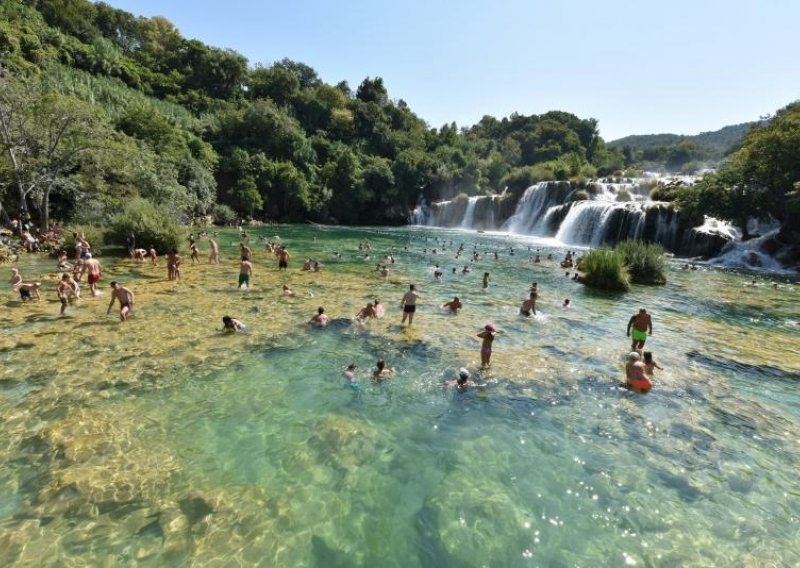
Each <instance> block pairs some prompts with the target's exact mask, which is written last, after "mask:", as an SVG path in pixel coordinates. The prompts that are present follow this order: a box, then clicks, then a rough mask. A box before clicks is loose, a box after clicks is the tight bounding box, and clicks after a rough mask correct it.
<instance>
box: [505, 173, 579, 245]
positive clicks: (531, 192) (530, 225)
mask: <svg viewBox="0 0 800 568" xmlns="http://www.w3.org/2000/svg"><path fill="white" fill-rule="evenodd" d="M571 191H572V188H571V187H570V185H569V184H568V183H559V182H547V181H543V182H539V183H537V184H536V185H532V186H531V187H529V188H528V189H526V190H525V193H524V194H523V195H522V198H521V199H520V200H519V203H517V210H516V211H515V212H514V214H513V215H512V216H511V218H510V219H509V220H508V221H506V223H505V225H504V226H503V228H505V229H507V230H508V231H509V232H511V233H518V234H522V235H536V234H542V233H543V229H542V223H540V222H539V221H540V220H542V219H543V218H544V216H545V213H546V212H547V211H548V209H550V208H552V207H553V206H557V205H561V204H563V203H564V200H565V199H566V197H567V195H568V194H569V193H571Z"/></svg>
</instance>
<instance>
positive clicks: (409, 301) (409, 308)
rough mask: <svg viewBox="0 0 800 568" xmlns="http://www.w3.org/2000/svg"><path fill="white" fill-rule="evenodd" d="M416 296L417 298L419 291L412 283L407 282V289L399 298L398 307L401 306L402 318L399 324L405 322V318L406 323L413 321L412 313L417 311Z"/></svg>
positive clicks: (409, 323)
mask: <svg viewBox="0 0 800 568" xmlns="http://www.w3.org/2000/svg"><path fill="white" fill-rule="evenodd" d="M417 298H419V293H417V290H416V287H415V286H414V285H413V284H409V286H408V291H407V292H406V293H405V294H403V299H402V300H400V307H401V308H403V319H402V321H401V322H400V325H403V324H404V323H406V319H408V325H411V324H412V323H414V313H415V312H416V311H417Z"/></svg>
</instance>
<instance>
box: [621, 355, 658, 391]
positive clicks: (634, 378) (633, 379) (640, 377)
mask: <svg viewBox="0 0 800 568" xmlns="http://www.w3.org/2000/svg"><path fill="white" fill-rule="evenodd" d="M639 359H640V356H639V353H637V352H636V351H631V352H630V353H629V354H628V361H627V363H626V364H625V379H626V380H625V386H626V387H628V388H629V389H631V390H632V391H634V392H638V393H640V394H644V393H646V392H648V391H649V390H650V389H651V388H653V383H651V382H650V380H649V379H648V378H647V376H646V375H645V366H644V363H642V362H641V361H640V360H639Z"/></svg>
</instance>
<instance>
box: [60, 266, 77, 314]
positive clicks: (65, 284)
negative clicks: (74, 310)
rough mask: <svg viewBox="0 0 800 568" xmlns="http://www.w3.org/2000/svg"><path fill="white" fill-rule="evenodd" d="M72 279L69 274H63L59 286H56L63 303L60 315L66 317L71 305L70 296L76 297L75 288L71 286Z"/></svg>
mask: <svg viewBox="0 0 800 568" xmlns="http://www.w3.org/2000/svg"><path fill="white" fill-rule="evenodd" d="M71 280H72V278H71V277H70V275H69V274H62V275H61V280H59V281H58V285H57V286H56V294H57V295H58V299H59V301H60V302H61V312H60V315H62V316H63V315H64V314H65V313H66V311H67V305H68V304H69V298H70V296H74V295H75V291H74V288H73V287H72V284H71Z"/></svg>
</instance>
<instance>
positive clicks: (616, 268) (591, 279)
mask: <svg viewBox="0 0 800 568" xmlns="http://www.w3.org/2000/svg"><path fill="white" fill-rule="evenodd" d="M581 270H582V271H583V274H584V276H583V283H584V284H586V285H587V286H590V287H592V288H599V289H601V290H614V291H622V292H624V291H626V290H628V289H629V288H630V282H629V278H628V271H627V269H626V267H625V258H624V257H623V256H622V254H620V253H618V252H617V251H613V250H607V249H597V250H592V251H589V252H588V253H587V254H586V255H584V257H583V261H582V262H581Z"/></svg>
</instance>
